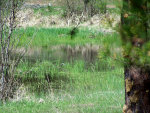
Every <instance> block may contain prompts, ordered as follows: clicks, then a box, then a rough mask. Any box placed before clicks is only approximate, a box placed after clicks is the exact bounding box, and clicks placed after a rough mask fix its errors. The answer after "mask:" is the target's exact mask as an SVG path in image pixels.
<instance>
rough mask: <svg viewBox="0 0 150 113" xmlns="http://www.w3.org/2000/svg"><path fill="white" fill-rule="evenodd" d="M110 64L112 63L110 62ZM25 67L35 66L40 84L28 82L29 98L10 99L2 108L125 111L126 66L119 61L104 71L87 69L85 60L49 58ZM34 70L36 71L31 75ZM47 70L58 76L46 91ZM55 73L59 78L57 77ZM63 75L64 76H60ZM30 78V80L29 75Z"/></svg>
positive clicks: (38, 112)
mask: <svg viewBox="0 0 150 113" xmlns="http://www.w3.org/2000/svg"><path fill="white" fill-rule="evenodd" d="M43 66H44V67H43ZM52 66H53V67H52ZM108 66H109V67H111V65H108ZM25 67H26V68H30V70H32V73H30V74H29V76H30V77H32V78H33V76H35V75H36V76H38V77H39V78H40V79H39V82H38V83H37V84H36V83H30V82H29V81H28V83H27V84H25V85H26V86H28V88H29V89H28V90H30V91H29V96H30V99H29V100H28V99H25V98H24V99H23V100H22V101H18V102H8V103H6V104H5V105H3V106H1V107H0V112H3V113H15V112H18V113H27V112H28V113H45V112H47V113H56V112H63V113H70V112H71V113H72V112H75V113H76V112H77V113H78V112H79V113H80V112H82V113H91V112H93V113H120V112H121V111H122V107H123V104H124V90H123V88H124V82H123V68H122V67H120V66H119V65H118V66H117V65H116V67H115V68H114V69H106V70H105V71H98V70H97V69H95V70H93V69H92V66H90V67H89V68H88V69H85V64H84V62H83V61H77V62H74V63H66V64H65V65H64V66H63V67H62V66H61V65H60V64H59V62H58V63H57V64H52V63H50V62H48V61H47V62H42V63H39V62H38V63H36V64H34V65H32V66H30V65H28V66H25ZM48 67H49V70H48ZM42 68H43V69H42ZM20 69H22V71H23V70H24V71H27V70H28V69H26V70H25V69H24V68H22V66H21V65H20ZM48 71H49V72H48ZM33 72H34V75H32V74H33ZM45 73H51V76H52V77H54V78H55V79H54V80H52V82H51V87H52V88H53V90H50V89H48V88H47V89H46V90H47V91H48V90H50V92H46V93H45V94H44V91H43V88H46V87H48V86H47V84H46V83H45V82H43V81H44V79H43V76H44V74H45ZM56 76H58V78H59V79H56V78H57V77H56ZM62 76H63V77H64V78H65V79H62V80H61V78H62ZM38 77H37V78H38ZM27 78H28V80H29V77H27ZM24 80H25V78H24ZM32 82H33V81H32ZM35 84H36V85H35ZM43 84H44V87H43ZM56 86H57V88H56ZM38 88H41V89H38ZM31 90H32V91H31ZM35 90H36V91H37V90H38V91H40V93H41V94H40V95H39V94H38V95H37V96H36V95H35V94H33V92H35ZM40 98H42V99H43V100H44V102H43V103H39V100H40Z"/></svg>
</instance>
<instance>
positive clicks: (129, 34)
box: [121, 0, 150, 67]
mask: <svg viewBox="0 0 150 113" xmlns="http://www.w3.org/2000/svg"><path fill="white" fill-rule="evenodd" d="M147 2H148V0H139V1H138V2H137V1H136V0H132V2H131V3H129V4H128V3H127V2H126V1H124V5H123V6H124V7H123V10H122V30H121V34H122V40H123V44H124V50H125V51H124V52H125V53H124V54H125V57H126V61H127V62H128V63H127V64H129V65H130V64H132V65H138V66H141V67H144V66H146V65H148V64H149V63H150V62H149V60H148V59H149V56H148V51H149V49H148V48H149V47H147V43H149V42H150V39H149V34H148V32H149V29H148V26H149V25H148V24H149V23H148V18H149V17H148V14H149V13H148V10H147V5H146V4H147ZM145 48H146V49H145Z"/></svg>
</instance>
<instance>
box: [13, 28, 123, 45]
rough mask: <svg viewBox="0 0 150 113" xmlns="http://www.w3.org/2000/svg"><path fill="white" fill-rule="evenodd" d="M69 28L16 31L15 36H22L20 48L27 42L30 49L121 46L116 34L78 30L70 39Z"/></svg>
mask: <svg viewBox="0 0 150 113" xmlns="http://www.w3.org/2000/svg"><path fill="white" fill-rule="evenodd" d="M70 31H71V28H33V27H29V28H26V29H23V28H22V29H18V30H16V31H15V34H23V36H22V38H21V40H20V46H23V45H25V44H26V43H27V42H29V40H34V41H32V43H31V46H32V47H51V46H53V45H62V44H63V45H68V44H69V45H85V44H87V43H90V44H98V45H104V44H111V45H112V44H114V45H117V46H118V45H121V41H120V39H119V35H118V34H117V33H111V34H104V33H97V32H96V33H95V32H94V31H90V30H88V29H80V30H79V31H78V32H77V33H76V35H75V37H74V38H73V39H71V36H70Z"/></svg>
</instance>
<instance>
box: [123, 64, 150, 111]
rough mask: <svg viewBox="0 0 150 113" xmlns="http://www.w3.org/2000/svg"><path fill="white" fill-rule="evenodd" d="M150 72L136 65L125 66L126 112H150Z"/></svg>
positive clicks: (124, 109)
mask: <svg viewBox="0 0 150 113" xmlns="http://www.w3.org/2000/svg"><path fill="white" fill-rule="evenodd" d="M149 86H150V72H147V71H146V70H145V69H141V68H138V67H135V66H131V67H129V68H125V106H124V108H123V112H124V113H150V87H149Z"/></svg>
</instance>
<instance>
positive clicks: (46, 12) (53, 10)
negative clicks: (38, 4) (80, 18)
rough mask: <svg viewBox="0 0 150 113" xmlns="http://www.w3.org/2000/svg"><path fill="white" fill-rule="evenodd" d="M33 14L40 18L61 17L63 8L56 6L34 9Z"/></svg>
mask: <svg viewBox="0 0 150 113" xmlns="http://www.w3.org/2000/svg"><path fill="white" fill-rule="evenodd" d="M34 13H35V14H37V13H39V14H41V15H42V16H51V15H61V14H63V8H62V7H58V6H47V7H43V8H34Z"/></svg>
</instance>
